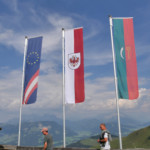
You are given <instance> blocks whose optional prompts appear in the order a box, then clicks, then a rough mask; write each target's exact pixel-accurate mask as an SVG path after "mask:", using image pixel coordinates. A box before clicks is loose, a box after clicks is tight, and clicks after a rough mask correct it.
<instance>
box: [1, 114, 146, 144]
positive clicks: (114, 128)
mask: <svg viewBox="0 0 150 150" xmlns="http://www.w3.org/2000/svg"><path fill="white" fill-rule="evenodd" d="M50 118H51V119H52V120H51V121H33V120H34V119H33V118H32V117H29V118H26V119H27V120H28V119H29V120H28V121H27V120H26V122H22V128H21V129H22V131H21V145H22V146H41V145H43V135H42V133H41V132H40V131H41V128H42V127H44V126H46V127H48V128H49V132H50V133H51V134H52V136H53V139H54V146H62V143H63V126H62V120H61V119H58V118H56V117H55V116H51V117H50ZM32 119H33V120H32ZM38 119H39V118H35V120H38ZM31 120H32V121H31ZM106 120H107V121H108V120H109V122H107V121H106ZM102 122H105V123H106V126H107V128H108V130H109V131H110V132H111V134H113V135H118V123H117V117H116V116H112V114H111V115H110V116H108V118H105V120H104V119H100V118H99V119H94V118H92V119H91V118H89V119H82V120H78V121H69V120H66V145H69V144H71V143H75V142H77V141H79V140H82V139H87V138H89V137H91V136H94V135H98V134H99V133H100V129H99V124H100V123H102ZM11 123H12V124H8V123H3V124H0V127H2V128H3V129H2V130H1V131H0V143H1V144H11V145H17V141H18V125H16V124H15V121H14V120H12V122H11ZM143 126H144V127H145V124H144V125H141V123H140V122H138V121H136V120H134V119H132V118H129V117H127V116H121V132H122V135H123V136H126V135H128V134H129V133H131V132H133V131H135V130H137V129H139V128H141V127H143ZM31 139H32V140H31ZM92 140H93V138H92Z"/></svg>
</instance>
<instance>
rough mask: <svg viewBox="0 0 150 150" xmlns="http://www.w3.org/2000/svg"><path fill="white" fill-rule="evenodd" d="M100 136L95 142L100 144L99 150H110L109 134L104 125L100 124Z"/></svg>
mask: <svg viewBox="0 0 150 150" xmlns="http://www.w3.org/2000/svg"><path fill="white" fill-rule="evenodd" d="M100 129H101V135H100V138H99V139H98V140H97V142H99V143H100V147H101V150H110V141H111V134H110V132H109V131H108V130H107V128H106V125H105V124H104V123H102V124H100Z"/></svg>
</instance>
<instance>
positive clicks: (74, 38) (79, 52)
mask: <svg viewBox="0 0 150 150" xmlns="http://www.w3.org/2000/svg"><path fill="white" fill-rule="evenodd" d="M84 99H85V93H84V53H83V28H77V29H71V30H65V103H68V104H74V103H81V102H83V101H84Z"/></svg>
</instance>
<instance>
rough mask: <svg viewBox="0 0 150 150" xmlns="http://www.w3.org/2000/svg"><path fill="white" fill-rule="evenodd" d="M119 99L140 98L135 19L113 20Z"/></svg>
mask: <svg viewBox="0 0 150 150" xmlns="http://www.w3.org/2000/svg"><path fill="white" fill-rule="evenodd" d="M112 21H113V37H114V49H115V56H116V73H117V81H118V97H119V98H120V99H130V100H132V99H136V98H138V96H139V91H138V75H137V62H136V53H135V43H134V30H133V18H119V19H117V18H113V19H112Z"/></svg>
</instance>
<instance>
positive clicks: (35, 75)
mask: <svg viewBox="0 0 150 150" xmlns="http://www.w3.org/2000/svg"><path fill="white" fill-rule="evenodd" d="M39 72H40V69H38V70H37V72H36V73H35V74H34V75H33V76H32V78H31V79H30V81H29V83H28V84H27V87H26V89H25V91H24V98H23V102H22V104H24V99H25V94H26V92H27V90H28V88H29V86H30V85H31V83H32V81H33V80H34V79H35V78H36V77H37V76H38V75H39Z"/></svg>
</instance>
